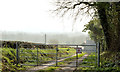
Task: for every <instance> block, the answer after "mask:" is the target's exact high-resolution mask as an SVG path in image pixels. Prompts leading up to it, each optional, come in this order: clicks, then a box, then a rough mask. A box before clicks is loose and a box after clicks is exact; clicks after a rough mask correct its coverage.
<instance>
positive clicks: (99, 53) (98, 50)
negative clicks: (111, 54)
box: [98, 42, 100, 67]
mask: <svg viewBox="0 0 120 72" xmlns="http://www.w3.org/2000/svg"><path fill="white" fill-rule="evenodd" d="M98 67H100V42H98Z"/></svg>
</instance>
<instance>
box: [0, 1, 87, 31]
mask: <svg viewBox="0 0 120 72" xmlns="http://www.w3.org/2000/svg"><path fill="white" fill-rule="evenodd" d="M50 1H53V0H0V31H18V32H32V33H39V32H72V24H73V21H72V20H71V19H64V20H62V19H60V18H58V17H53V15H52V14H51V13H50V12H49V10H50V9H53V8H54V7H53V6H52V4H51V3H50ZM88 21H89V19H88V20H86V19H84V20H83V21H82V22H76V24H75V25H74V32H81V31H82V30H83V26H84V24H86V23H87V22H88Z"/></svg>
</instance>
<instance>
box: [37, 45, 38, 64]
mask: <svg viewBox="0 0 120 72" xmlns="http://www.w3.org/2000/svg"><path fill="white" fill-rule="evenodd" d="M37 66H38V47H37Z"/></svg>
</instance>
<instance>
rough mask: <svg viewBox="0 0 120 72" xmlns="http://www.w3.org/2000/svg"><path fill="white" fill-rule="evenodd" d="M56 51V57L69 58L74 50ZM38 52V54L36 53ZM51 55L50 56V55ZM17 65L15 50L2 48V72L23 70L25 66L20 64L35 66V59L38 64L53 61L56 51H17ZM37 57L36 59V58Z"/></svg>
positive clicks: (22, 49)
mask: <svg viewBox="0 0 120 72" xmlns="http://www.w3.org/2000/svg"><path fill="white" fill-rule="evenodd" d="M60 49H61V48H59V51H58V57H68V56H71V55H72V54H73V53H74V52H75V49H70V50H69V51H67V49H66V48H63V49H62V50H60ZM37 52H38V53H37ZM51 53H52V54H51ZM18 54H19V64H18V66H17V67H16V63H17V58H16V49H13V48H2V71H18V70H24V69H25V66H21V65H20V64H28V65H29V64H32V65H36V64H37V62H36V61H37V59H38V61H41V62H39V63H38V64H42V63H46V62H47V61H54V60H55V55H56V49H48V50H47V49H38V50H37V48H34V49H25V48H20V49H19V53H18ZM37 56H38V58H37Z"/></svg>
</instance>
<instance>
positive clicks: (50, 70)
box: [36, 67, 60, 72]
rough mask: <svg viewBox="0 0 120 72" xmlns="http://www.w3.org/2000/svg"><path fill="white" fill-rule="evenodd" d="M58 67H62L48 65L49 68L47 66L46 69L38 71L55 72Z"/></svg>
mask: <svg viewBox="0 0 120 72" xmlns="http://www.w3.org/2000/svg"><path fill="white" fill-rule="evenodd" d="M58 68H60V67H48V68H45V69H41V70H38V71H36V72H54V71H55V70H56V69H58Z"/></svg>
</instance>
